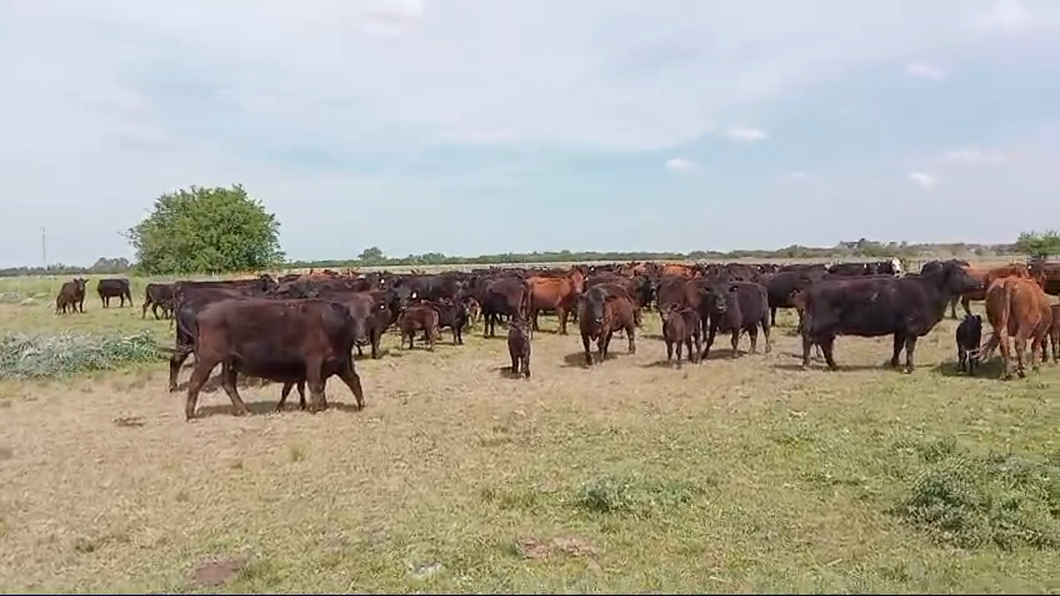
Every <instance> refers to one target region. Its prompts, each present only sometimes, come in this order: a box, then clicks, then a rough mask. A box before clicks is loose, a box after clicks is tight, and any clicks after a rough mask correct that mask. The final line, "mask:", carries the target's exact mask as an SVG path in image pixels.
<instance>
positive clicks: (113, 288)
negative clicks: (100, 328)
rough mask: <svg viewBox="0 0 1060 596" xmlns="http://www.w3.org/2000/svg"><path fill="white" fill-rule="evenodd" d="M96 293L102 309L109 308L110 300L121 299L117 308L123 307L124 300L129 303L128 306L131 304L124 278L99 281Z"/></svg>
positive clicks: (127, 282) (126, 282) (127, 284)
mask: <svg viewBox="0 0 1060 596" xmlns="http://www.w3.org/2000/svg"><path fill="white" fill-rule="evenodd" d="M96 293H98V294H99V299H100V301H101V302H103V308H110V299H111V298H120V299H121V304H120V305H119V308H123V307H124V306H125V301H126V300H128V301H129V306H132V304H133V301H132V291H131V290H130V289H129V280H128V279H125V278H124V277H120V278H113V279H101V280H99V283H97V284H96Z"/></svg>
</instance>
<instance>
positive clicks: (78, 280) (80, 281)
mask: <svg viewBox="0 0 1060 596" xmlns="http://www.w3.org/2000/svg"><path fill="white" fill-rule="evenodd" d="M87 283H88V280H87V279H85V278H83V277H75V278H74V285H76V286H77V289H78V290H80V291H82V292H84V291H85V284H87Z"/></svg>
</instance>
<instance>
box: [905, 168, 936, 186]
mask: <svg viewBox="0 0 1060 596" xmlns="http://www.w3.org/2000/svg"><path fill="white" fill-rule="evenodd" d="M909 179H910V180H912V181H913V182H914V183H915V184H917V185H919V186H920V187H921V188H923V189H924V190H931V189H932V188H935V186H937V185H938V183H939V179H938V177H936V176H932V175H931V174H925V173H923V172H910V173H909Z"/></svg>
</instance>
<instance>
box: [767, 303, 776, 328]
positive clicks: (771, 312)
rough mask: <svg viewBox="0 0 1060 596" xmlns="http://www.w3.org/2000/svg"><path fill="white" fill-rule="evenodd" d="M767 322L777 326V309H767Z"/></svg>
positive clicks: (771, 307)
mask: <svg viewBox="0 0 1060 596" xmlns="http://www.w3.org/2000/svg"><path fill="white" fill-rule="evenodd" d="M769 322H770V324H772V325H776V324H777V307H775V306H770V307H769Z"/></svg>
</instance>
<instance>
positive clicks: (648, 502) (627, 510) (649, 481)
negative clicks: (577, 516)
mask: <svg viewBox="0 0 1060 596" xmlns="http://www.w3.org/2000/svg"><path fill="white" fill-rule="evenodd" d="M702 492H703V489H702V488H700V487H699V486H697V485H695V484H693V483H691V482H689V481H687V480H659V479H654V478H647V477H643V476H639V475H608V476H602V477H600V478H597V479H594V480H591V481H589V482H587V483H585V484H583V485H582V486H581V488H579V490H578V491H577V495H576V496H575V499H574V504H575V505H576V506H577V507H578V508H580V509H583V510H585V511H589V512H591V513H617V514H625V515H632V516H636V517H646V516H649V515H652V514H654V513H657V512H660V511H663V510H666V509H670V508H672V507H675V506H678V505H684V504H686V503H688V502H690V501H692V499H694V498H695V497H697V496H698V495H700V494H702Z"/></svg>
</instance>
